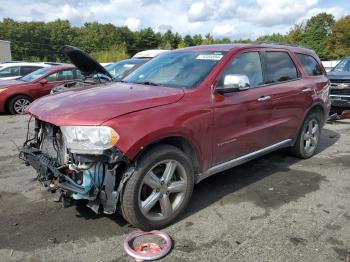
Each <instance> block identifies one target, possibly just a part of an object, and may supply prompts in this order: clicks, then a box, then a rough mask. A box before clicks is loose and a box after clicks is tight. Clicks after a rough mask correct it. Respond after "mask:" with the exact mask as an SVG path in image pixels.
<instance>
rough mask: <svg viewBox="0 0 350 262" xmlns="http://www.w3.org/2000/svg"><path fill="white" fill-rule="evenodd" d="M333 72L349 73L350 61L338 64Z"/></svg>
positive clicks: (347, 59)
mask: <svg viewBox="0 0 350 262" xmlns="http://www.w3.org/2000/svg"><path fill="white" fill-rule="evenodd" d="M332 71H333V72H349V71H350V59H349V58H346V59H344V60H342V61H340V62H339V64H337V65H336V66H335V67H334V68H333V70H332Z"/></svg>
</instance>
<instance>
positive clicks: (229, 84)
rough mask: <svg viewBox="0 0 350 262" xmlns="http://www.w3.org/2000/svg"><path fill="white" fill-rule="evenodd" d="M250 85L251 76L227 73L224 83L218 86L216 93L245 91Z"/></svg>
mask: <svg viewBox="0 0 350 262" xmlns="http://www.w3.org/2000/svg"><path fill="white" fill-rule="evenodd" d="M249 87H250V83H249V78H248V77H247V76H246V75H226V76H225V78H224V83H223V85H222V86H218V87H216V88H215V93H219V94H225V93H231V92H237V91H243V90H248V89H249Z"/></svg>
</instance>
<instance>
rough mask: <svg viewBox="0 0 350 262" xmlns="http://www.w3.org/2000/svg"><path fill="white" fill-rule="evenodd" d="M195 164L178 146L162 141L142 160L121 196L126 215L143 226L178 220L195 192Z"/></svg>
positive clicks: (134, 222)
mask: <svg viewBox="0 0 350 262" xmlns="http://www.w3.org/2000/svg"><path fill="white" fill-rule="evenodd" d="M193 176H194V175H193V167H192V165H191V162H190V161H189V159H188V157H187V156H186V155H185V154H184V153H183V152H182V151H181V150H179V149H178V148H176V147H174V146H170V145H158V146H156V147H153V148H152V149H150V150H149V151H146V152H145V153H144V154H143V155H142V156H141V157H140V158H139V159H138V160H137V166H136V170H135V172H134V174H133V175H132V176H131V177H130V179H129V180H128V182H127V183H126V185H125V188H124V192H123V195H122V197H121V211H122V215H123V216H124V218H125V219H126V220H127V221H128V222H130V223H131V224H133V225H134V226H136V227H138V228H140V229H142V230H151V229H157V228H163V227H165V226H167V225H169V224H170V223H172V222H174V220H175V219H176V217H177V216H178V215H179V214H180V213H181V212H182V211H183V210H184V209H185V208H186V207H187V205H188V203H189V200H190V198H191V195H192V191H193V185H194V177H193Z"/></svg>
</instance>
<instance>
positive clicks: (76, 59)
mask: <svg viewBox="0 0 350 262" xmlns="http://www.w3.org/2000/svg"><path fill="white" fill-rule="evenodd" d="M61 51H62V52H63V53H64V54H65V55H66V56H68V58H69V59H70V61H71V62H72V63H73V64H74V65H75V66H76V67H77V68H78V69H79V70H80V71H81V72H82V74H84V75H86V76H87V75H95V74H103V75H106V76H108V77H110V78H113V76H112V75H111V74H110V73H109V72H108V71H107V70H106V69H105V68H104V67H103V66H102V65H101V64H100V63H99V62H97V61H96V60H95V59H93V58H92V57H91V56H89V55H88V54H87V53H85V52H84V51H82V50H80V49H79V48H77V47H75V46H70V45H65V46H63V47H62V49H61Z"/></svg>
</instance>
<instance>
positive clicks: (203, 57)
mask: <svg viewBox="0 0 350 262" xmlns="http://www.w3.org/2000/svg"><path fill="white" fill-rule="evenodd" d="M223 56H224V55H216V54H210V55H208V54H202V55H199V56H197V57H196V59H199V60H220V59H221V58H222V57H223Z"/></svg>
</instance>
